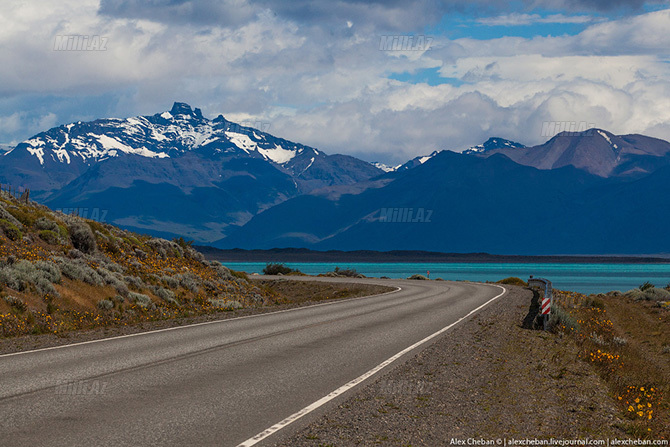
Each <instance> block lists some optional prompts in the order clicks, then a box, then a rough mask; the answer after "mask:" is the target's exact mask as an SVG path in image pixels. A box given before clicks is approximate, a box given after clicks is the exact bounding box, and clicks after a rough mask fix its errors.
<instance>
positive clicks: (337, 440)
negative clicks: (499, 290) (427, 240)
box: [276, 286, 622, 446]
mask: <svg viewBox="0 0 670 447" xmlns="http://www.w3.org/2000/svg"><path fill="white" fill-rule="evenodd" d="M507 287H508V289H509V291H510V292H509V293H508V294H507V295H505V296H504V297H503V298H501V299H500V300H498V301H497V302H494V303H492V304H491V305H490V306H487V307H486V308H484V309H483V310H482V311H480V312H479V313H478V314H477V315H476V316H474V317H473V318H471V319H469V320H467V321H465V322H463V323H462V324H460V325H458V326H457V327H455V328H453V329H452V330H450V331H449V332H448V333H447V334H445V335H444V336H442V337H441V338H440V339H439V340H438V341H436V342H435V343H434V344H432V345H430V346H429V347H427V348H426V349H424V350H422V351H421V352H420V353H418V354H417V355H416V356H414V357H412V358H410V359H409V360H408V361H406V362H405V363H403V364H400V365H398V366H397V367H396V368H394V369H392V370H390V371H388V372H387V373H386V374H384V375H382V376H380V377H379V378H378V379H377V380H375V381H374V382H372V383H370V384H368V385H366V386H364V387H363V388H361V389H360V390H359V391H358V392H356V393H355V394H354V395H352V396H351V397H349V398H348V399H346V400H345V401H343V402H342V403H340V404H339V405H338V406H337V407H335V408H331V409H330V410H328V411H327V412H326V413H325V414H323V415H321V416H319V417H317V418H316V419H315V420H313V421H312V422H311V423H310V424H309V425H308V426H306V427H303V428H301V429H299V430H298V431H297V432H295V433H293V434H288V433H287V434H286V435H285V436H288V438H285V439H280V440H279V442H278V443H277V444H276V445H281V446H350V445H353V446H355V445H411V446H440V445H449V443H450V440H451V438H459V439H467V438H470V437H472V438H485V439H497V438H501V437H515V438H522V437H531V438H533V437H538V438H547V437H554V438H564V439H573V438H580V437H581V438H584V437H587V436H590V437H592V438H593V437H602V438H603V439H604V438H608V437H616V436H621V435H622V433H621V432H620V431H619V429H617V428H616V426H617V425H619V424H620V422H621V421H620V420H619V419H618V418H617V416H616V413H617V410H616V407H615V405H614V402H613V401H612V398H611V397H610V396H608V392H607V387H606V385H605V384H604V383H602V381H601V379H600V378H599V376H598V374H597V373H596V372H595V371H594V370H593V369H592V368H591V367H590V366H589V365H588V364H586V363H584V362H581V361H580V360H578V358H577V353H578V350H577V347H576V346H575V345H574V344H573V343H571V342H570V341H568V340H566V339H560V338H558V336H557V335H552V334H547V333H544V332H541V331H533V330H527V329H523V328H522V327H521V324H522V322H523V319H524V317H525V316H526V314H527V313H528V310H529V306H530V301H531V298H532V293H531V292H530V291H529V290H526V289H523V288H520V287H514V286H507Z"/></svg>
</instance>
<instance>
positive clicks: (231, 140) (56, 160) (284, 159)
mask: <svg viewBox="0 0 670 447" xmlns="http://www.w3.org/2000/svg"><path fill="white" fill-rule="evenodd" d="M193 151H197V152H199V153H201V154H203V155H205V156H210V157H211V156H216V155H218V154H225V155H230V156H243V157H251V158H259V159H263V160H265V161H268V162H270V163H272V164H275V165H277V166H278V167H280V168H281V169H285V170H286V171H287V172H289V173H290V174H291V175H295V176H304V177H306V178H310V176H309V175H307V171H308V170H309V169H310V168H312V167H313V166H314V163H315V162H316V161H317V159H325V158H327V156H326V155H325V154H323V153H321V152H320V151H318V150H317V149H314V148H312V147H309V146H305V145H302V144H299V143H293V142H291V141H288V140H285V139H282V138H277V137H274V136H273V135H270V134H268V133H266V132H263V131H260V130H257V129H254V128H251V127H246V126H242V125H239V124H236V123H233V122H230V121H227V120H226V119H225V118H224V117H223V116H222V115H219V116H218V117H216V118H215V119H213V120H209V119H207V118H205V117H203V115H202V112H201V111H200V109H197V108H196V109H191V107H190V106H189V105H188V104H184V103H175V104H174V106H173V107H172V109H171V110H170V111H168V112H163V113H158V114H155V115H152V116H138V117H132V118H125V119H115V118H110V119H100V120H96V121H93V122H86V123H83V122H78V123H72V124H67V125H62V126H59V127H54V128H52V129H49V130H48V131H46V132H42V133H39V134H37V135H35V136H34V137H32V138H30V139H28V140H26V141H24V142H22V143H20V144H19V145H17V146H16V147H15V148H14V149H13V150H11V151H10V152H9V153H8V154H6V157H7V158H6V159H5V160H3V161H4V162H5V163H11V161H12V159H17V160H20V161H21V164H23V165H24V166H25V163H26V161H28V160H27V159H29V157H32V158H33V160H32V162H31V163H29V164H30V165H33V166H34V165H35V163H38V164H39V165H40V166H41V167H42V168H43V169H42V170H41V171H43V172H42V173H41V174H44V175H40V177H42V178H41V179H40V180H41V181H28V180H30V179H29V178H22V180H23V181H22V183H28V184H32V186H33V188H34V189H36V190H45V189H46V190H49V189H54V188H58V187H61V186H63V182H64V181H65V182H68V181H71V180H73V179H74V178H76V177H77V176H78V175H80V174H81V173H82V172H83V171H85V170H86V169H87V168H88V167H90V166H91V165H93V164H95V163H99V162H102V161H105V160H107V159H110V158H114V157H120V156H123V155H137V156H140V157H146V158H155V159H162V158H176V157H180V156H182V155H184V154H185V153H188V152H193ZM317 165H318V163H317ZM68 171H69V172H70V175H67V172H68ZM53 174H56V175H53ZM44 177H47V178H46V179H45V178H44ZM33 180H37V179H33Z"/></svg>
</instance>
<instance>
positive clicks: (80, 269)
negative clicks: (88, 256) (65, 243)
mask: <svg viewBox="0 0 670 447" xmlns="http://www.w3.org/2000/svg"><path fill="white" fill-rule="evenodd" d="M55 260H56V262H57V263H58V266H59V267H60V270H61V272H63V275H65V276H66V277H68V278H70V279H72V280H75V281H83V282H85V283H88V284H91V285H94V286H102V285H103V284H104V281H103V279H102V277H101V276H100V275H99V274H98V272H96V271H95V270H93V269H92V268H91V267H89V265H88V264H86V262H84V261H83V260H81V259H67V258H56V259H55Z"/></svg>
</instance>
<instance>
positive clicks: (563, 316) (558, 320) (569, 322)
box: [549, 304, 579, 331]
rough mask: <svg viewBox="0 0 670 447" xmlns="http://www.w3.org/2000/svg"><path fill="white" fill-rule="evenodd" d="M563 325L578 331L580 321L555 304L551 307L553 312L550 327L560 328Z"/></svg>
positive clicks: (552, 328)
mask: <svg viewBox="0 0 670 447" xmlns="http://www.w3.org/2000/svg"><path fill="white" fill-rule="evenodd" d="M563 327H565V329H569V330H574V331H578V330H579V323H578V322H577V320H576V319H575V318H574V317H573V316H572V315H570V313H569V312H568V311H567V310H565V309H563V308H562V307H561V306H559V305H557V304H554V305H553V306H552V307H551V314H550V315H549V329H550V330H558V329H559V328H563Z"/></svg>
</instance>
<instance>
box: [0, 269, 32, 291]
mask: <svg viewBox="0 0 670 447" xmlns="http://www.w3.org/2000/svg"><path fill="white" fill-rule="evenodd" d="M0 283H1V284H4V285H5V286H7V287H9V288H10V289H13V290H16V291H17V292H21V291H22V290H24V289H25V288H26V282H25V281H23V280H22V278H20V277H19V275H18V274H17V273H16V271H15V270H14V267H12V266H6V267H2V268H0Z"/></svg>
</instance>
